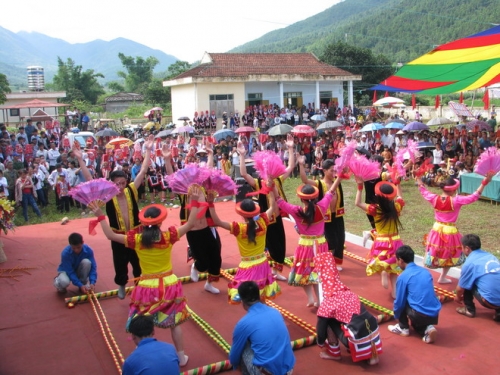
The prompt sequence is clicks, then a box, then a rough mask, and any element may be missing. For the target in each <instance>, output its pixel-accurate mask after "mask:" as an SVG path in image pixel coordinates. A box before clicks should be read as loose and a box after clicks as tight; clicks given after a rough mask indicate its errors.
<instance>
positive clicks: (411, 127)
mask: <svg viewBox="0 0 500 375" xmlns="http://www.w3.org/2000/svg"><path fill="white" fill-rule="evenodd" d="M403 130H406V131H408V132H417V131H420V130H429V127H428V126H427V125H425V124H423V123H421V122H418V121H412V122H410V123H409V124H406V125H405V127H404V128H403Z"/></svg>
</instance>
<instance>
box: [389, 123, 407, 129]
mask: <svg viewBox="0 0 500 375" xmlns="http://www.w3.org/2000/svg"><path fill="white" fill-rule="evenodd" d="M404 127H405V125H404V124H401V123H400V122H394V121H393V122H390V123H388V124H386V125H385V128H386V129H400V130H401V129H403V128H404Z"/></svg>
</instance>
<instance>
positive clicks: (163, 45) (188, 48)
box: [0, 0, 340, 63]
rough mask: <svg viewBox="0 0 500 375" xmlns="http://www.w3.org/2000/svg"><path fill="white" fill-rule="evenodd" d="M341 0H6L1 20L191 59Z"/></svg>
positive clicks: (73, 38)
mask: <svg viewBox="0 0 500 375" xmlns="http://www.w3.org/2000/svg"><path fill="white" fill-rule="evenodd" d="M339 1H340V0H312V1H304V0H286V1H277V0H251V1H241V0H211V1H210V0H170V1H169V0H114V1H113V0H99V1H97V0H83V1H74V0H65V1H63V0H43V1H34V0H24V1H21V2H20V3H18V2H16V1H4V2H3V4H2V11H1V12H0V26H2V27H4V28H6V29H8V30H10V31H13V32H18V31H21V30H23V31H35V32H39V33H42V34H45V35H48V36H51V37H54V38H60V39H63V40H65V41H67V42H70V43H85V42H90V41H92V40H95V39H102V40H106V41H109V40H112V39H115V38H119V37H123V38H127V39H130V40H133V41H135V42H138V43H141V44H144V45H146V46H148V47H151V48H154V49H159V50H161V51H163V52H165V53H167V54H170V55H173V56H175V57H177V58H178V59H180V60H184V61H188V62H189V63H193V62H194V61H196V60H199V59H201V57H202V56H203V53H204V52H205V51H207V52H227V51H228V50H230V49H232V48H234V47H237V46H240V45H242V44H245V43H246V42H249V41H252V40H254V39H257V38H259V37H261V36H262V35H264V34H266V33H268V32H270V31H273V30H276V29H280V28H283V27H286V26H288V25H291V24H293V23H295V22H298V21H301V20H304V19H306V18H308V17H311V16H313V15H315V14H318V13H320V12H322V11H324V10H325V9H328V8H330V7H331V6H333V5H334V4H336V3H338V2H339Z"/></svg>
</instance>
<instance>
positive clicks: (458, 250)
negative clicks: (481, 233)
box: [424, 221, 465, 268]
mask: <svg viewBox="0 0 500 375" xmlns="http://www.w3.org/2000/svg"><path fill="white" fill-rule="evenodd" d="M461 238H462V235H461V234H460V233H459V232H458V230H457V227H456V226H455V223H442V222H440V221H436V222H435V223H434V225H433V226H432V229H431V231H430V232H429V234H427V236H426V237H424V242H425V259H424V264H425V266H426V267H428V268H442V267H454V266H460V265H461V264H463V262H464V261H465V255H464V254H463V253H462V243H461V242H460V240H461Z"/></svg>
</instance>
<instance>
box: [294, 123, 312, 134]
mask: <svg viewBox="0 0 500 375" xmlns="http://www.w3.org/2000/svg"><path fill="white" fill-rule="evenodd" d="M292 133H293V134H295V135H296V136H297V137H311V136H313V135H314V134H315V133H316V130H314V128H311V127H310V126H309V125H297V126H295V127H294V128H293V129H292Z"/></svg>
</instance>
